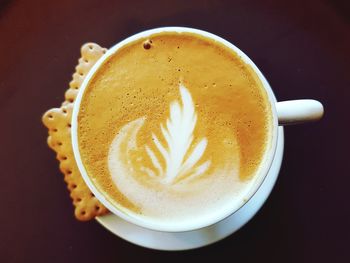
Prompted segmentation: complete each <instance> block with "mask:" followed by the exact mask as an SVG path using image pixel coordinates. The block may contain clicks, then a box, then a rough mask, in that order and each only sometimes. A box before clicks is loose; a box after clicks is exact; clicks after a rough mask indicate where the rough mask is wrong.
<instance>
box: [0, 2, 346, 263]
mask: <svg viewBox="0 0 350 263" xmlns="http://www.w3.org/2000/svg"><path fill="white" fill-rule="evenodd" d="M346 2H347V1H307V0H304V1H300V2H299V1H258V0H256V1H243V0H242V1H209V0H208V1H188V0H187V1H173V2H172V3H171V2H166V1H155V0H153V1H139V2H133V1H101V0H95V1H87V0H84V1H83V0H82V1H64V0H60V1H57V2H54V1H1V2H0V120H1V124H0V163H1V167H0V169H1V173H0V174H1V177H0V181H1V183H0V197H1V202H2V212H1V216H0V258H1V259H0V261H1V262H31V261H32V262H111V260H113V262H122V261H126V260H128V261H127V262H130V261H131V262H133V261H136V260H141V261H142V262H160V261H162V262H166V261H168V260H170V261H174V260H175V261H178V262H183V261H184V260H186V259H189V260H200V259H209V260H220V259H222V260H224V259H226V260H228V259H230V260H231V261H233V260H235V262H245V261H248V262H249V261H250V262H253V261H254V262H256V261H258V260H259V261H261V260H262V262H350V256H349V253H350V252H349V250H350V247H349V246H350V204H349V203H350V202H349V201H350V198H349V189H350V173H349V162H350V158H349V157H350V154H349V150H350V141H349V136H350V129H349V123H350V117H349V114H350V111H349V106H348V103H349V98H350V77H349V76H350V66H349V63H350V50H349V49H350V30H349V29H350V25H349V24H350V9H349V5H348V4H347V3H346ZM171 25H179V26H189V27H195V28H199V29H204V30H207V31H210V32H212V33H215V34H217V35H219V36H222V37H224V38H226V39H227V40H229V41H231V42H232V43H234V44H236V45H237V46H238V47H240V48H241V49H242V50H243V51H244V52H246V53H247V54H248V55H249V56H250V57H251V58H252V59H253V61H255V62H256V64H257V65H258V67H260V69H261V70H262V71H263V73H264V74H265V76H266V77H267V79H268V80H269V82H270V84H271V86H272V88H273V89H274V91H275V93H276V96H277V98H278V99H279V100H286V99H297V98H315V99H318V100H320V101H322V102H323V103H324V106H325V116H324V118H323V120H322V121H320V122H318V123H312V124H305V125H300V126H290V127H287V128H286V129H285V137H286V142H285V156H284V162H283V165H282V169H281V172H280V176H279V179H278V181H277V184H276V186H275V188H274V190H273V192H272V194H271V196H270V197H269V199H268V200H267V202H266V204H265V205H264V206H263V208H262V209H261V210H260V211H259V213H258V214H257V215H256V216H255V217H254V218H253V220H251V221H250V222H249V223H248V224H247V225H246V226H245V227H244V228H242V229H241V230H239V231H238V232H237V233H235V234H234V235H232V236H230V237H228V238H226V239H225V240H223V241H221V242H218V243H216V244H214V245H211V246H208V247H205V248H201V249H197V250H193V251H187V252H175V253H169V252H160V251H153V250H149V249H145V248H141V247H137V246H135V245H132V244H130V243H128V242H126V241H124V240H122V239H120V238H118V237H116V236H114V235H113V234H111V233H109V232H108V231H106V230H105V229H104V228H103V227H102V226H100V225H99V224H98V223H96V222H95V221H92V222H88V223H81V222H78V221H76V220H75V219H74V217H73V207H72V205H71V200H70V198H69V196H68V192H67V190H66V185H65V183H64V182H63V177H62V175H61V173H60V172H59V170H58V163H57V161H56V159H55V154H54V152H53V151H52V150H50V149H49V148H48V147H47V145H46V136H47V130H46V128H45V127H44V126H43V125H42V123H41V115H42V114H43V113H44V112H45V111H46V110H47V109H49V108H50V107H53V106H59V105H60V103H61V101H62V99H63V93H64V91H65V90H66V88H67V87H68V82H69V81H70V79H71V74H72V72H73V70H74V66H75V65H76V63H77V58H78V56H79V49H80V46H81V44H83V43H85V42H87V41H94V42H96V43H99V44H100V45H102V46H105V47H110V46H112V45H113V44H114V43H116V42H118V41H120V40H122V39H123V38H125V37H127V36H129V35H131V34H133V33H136V32H139V31H141V30H144V29H149V28H153V27H159V26H171Z"/></svg>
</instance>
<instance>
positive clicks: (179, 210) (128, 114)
mask: <svg viewBox="0 0 350 263" xmlns="http://www.w3.org/2000/svg"><path fill="white" fill-rule="evenodd" d="M271 123H272V121H271V109H270V107H269V103H268V99H267V95H266V92H265V90H264V89H263V87H262V84H261V83H260V81H259V79H258V77H257V76H256V74H255V73H254V71H253V70H252V69H251V68H250V66H249V65H246V64H245V63H244V62H243V61H242V60H241V59H240V57H239V56H238V55H237V54H235V53H234V52H233V51H231V50H229V49H228V48H226V47H225V46H223V45H222V44H220V43H217V42H215V41H213V40H210V39H207V38H204V37H201V36H198V35H195V34H190V33H162V34H155V35H153V36H151V37H149V38H147V39H141V40H138V41H136V42H133V43H130V44H128V45H127V46H124V47H123V48H121V49H119V50H118V51H117V52H116V53H115V54H113V55H112V56H111V57H109V58H108V59H107V60H106V61H105V62H104V63H103V65H102V66H101V67H100V68H99V69H98V71H97V72H96V73H95V75H94V76H93V77H92V79H91V80H90V82H89V85H88V87H87V88H86V90H85V93H84V96H83V98H82V102H81V108H80V112H79V115H78V142H79V150H80V153H81V158H82V161H83V164H84V166H85V169H86V171H87V173H88V175H89V176H90V178H91V179H92V181H93V183H94V184H95V186H96V187H97V188H98V189H99V191H101V192H102V193H104V194H105V195H106V196H107V198H108V200H110V201H111V202H112V203H113V204H114V205H115V206H117V207H118V208H119V209H121V210H123V211H124V212H126V213H129V214H130V213H131V214H133V213H136V214H138V215H143V216H144V217H147V218H151V219H152V220H155V221H156V220H160V221H162V220H164V219H165V220H171V221H178V220H182V221H186V220H191V218H193V217H201V216H208V215H210V214H211V211H213V210H214V209H215V211H217V210H220V209H225V208H226V207H228V206H232V203H234V202H241V201H242V199H243V198H244V197H245V194H246V193H247V191H248V190H249V187H250V186H251V184H252V182H253V179H254V175H255V173H256V171H257V170H258V168H259V166H260V164H261V161H262V159H263V158H264V155H265V153H266V149H267V145H268V144H269V142H270V141H271V138H270V137H271V129H272V124H271Z"/></svg>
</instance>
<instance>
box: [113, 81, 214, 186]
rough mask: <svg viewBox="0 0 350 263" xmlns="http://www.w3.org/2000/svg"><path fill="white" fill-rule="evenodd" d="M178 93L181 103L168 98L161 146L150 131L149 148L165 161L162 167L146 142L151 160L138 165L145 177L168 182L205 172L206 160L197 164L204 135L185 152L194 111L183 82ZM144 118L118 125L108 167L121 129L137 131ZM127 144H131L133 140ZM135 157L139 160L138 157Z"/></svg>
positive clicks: (189, 140) (191, 140) (203, 149)
mask: <svg viewBox="0 0 350 263" xmlns="http://www.w3.org/2000/svg"><path fill="white" fill-rule="evenodd" d="M180 93H181V99H182V106H181V105H180V104H179V103H178V102H177V101H174V102H172V103H171V105H170V116H169V118H168V119H167V121H166V126H165V128H164V126H163V125H162V124H161V125H160V128H161V131H162V135H163V136H164V138H165V141H166V144H167V146H164V145H163V144H162V143H161V142H160V141H159V139H158V138H157V136H156V135H155V134H154V133H153V134H152V140H153V143H154V147H153V148H154V149H155V150H157V151H159V153H160V154H161V158H163V161H165V165H164V166H165V167H163V166H162V165H161V161H160V160H158V157H157V156H156V154H155V153H154V150H153V149H151V146H147V145H146V146H145V150H146V152H147V154H148V157H149V158H150V160H151V161H152V166H153V167H147V166H141V168H140V170H141V171H142V172H145V173H146V174H147V175H148V176H149V177H152V178H155V179H157V180H159V181H160V182H161V183H163V184H172V183H175V182H180V181H183V180H185V179H186V180H191V179H193V178H196V177H198V176H200V175H202V174H203V173H205V171H207V170H208V168H209V166H210V161H206V162H204V163H202V164H200V165H197V163H198V161H199V160H200V158H201V157H202V155H203V153H204V151H205V149H206V147H207V143H208V142H207V139H206V138H203V139H201V140H200V142H199V143H197V145H196V146H195V147H194V148H193V150H192V151H191V153H190V154H189V155H188V156H187V153H188V152H189V150H190V146H191V145H192V143H193V139H194V138H193V131H194V129H195V127H196V122H197V115H196V113H195V108H194V105H193V101H192V97H191V94H190V92H189V91H188V90H187V89H186V88H185V87H184V86H180ZM145 119H146V118H140V119H138V120H136V121H134V122H132V123H130V124H127V125H125V126H124V127H123V128H122V131H123V132H122V133H121V134H118V135H117V136H116V138H115V139H114V141H113V143H112V145H111V148H110V153H109V156H108V159H109V164H110V167H111V166H112V165H111V164H112V163H114V162H113V161H111V159H113V153H117V152H118V151H117V150H116V149H115V148H118V147H120V145H121V144H122V142H121V139H122V137H124V138H126V136H125V134H124V133H125V132H131V133H132V134H135V135H137V131H138V129H140V128H141V127H140V125H142V124H143V122H144V120H145ZM130 127H133V128H134V129H131V128H130ZM135 129H136V130H135ZM133 137H135V136H133ZM131 145H135V142H133V143H132V144H131ZM129 150H130V149H127V151H129ZM114 157H116V156H114ZM138 160H140V161H142V158H139V159H138ZM112 177H113V174H112Z"/></svg>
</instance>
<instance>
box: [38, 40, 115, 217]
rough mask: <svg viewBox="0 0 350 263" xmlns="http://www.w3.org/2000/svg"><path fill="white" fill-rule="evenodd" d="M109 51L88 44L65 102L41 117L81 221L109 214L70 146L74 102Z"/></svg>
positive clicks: (83, 51) (83, 48)
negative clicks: (83, 83) (91, 70)
mask: <svg viewBox="0 0 350 263" xmlns="http://www.w3.org/2000/svg"><path fill="white" fill-rule="evenodd" d="M106 51H107V49H105V48H102V47H100V46H99V45H97V44H94V43H87V44H85V45H83V46H82V47H81V58H79V63H78V65H77V66H76V68H75V73H74V74H73V80H72V81H71V82H70V83H69V89H68V90H67V91H66V92H65V101H64V102H63V103H62V105H61V107H60V108H52V109H49V110H48V111H47V112H45V113H44V115H43V116H42V122H43V123H44V125H45V126H46V127H47V128H48V131H49V135H48V138H47V144H48V145H49V147H50V148H51V149H53V150H54V151H55V152H56V153H57V155H56V157H57V159H58V160H59V162H60V164H59V168H60V170H61V172H62V173H63V174H64V180H65V182H66V183H67V187H68V190H69V191H70V197H71V198H72V200H73V205H74V207H75V210H74V215H75V217H76V218H77V219H78V220H80V221H88V220H91V219H93V218H95V217H96V216H100V215H104V214H107V213H108V212H109V211H108V210H107V208H106V207H104V206H103V205H102V204H101V203H100V202H99V201H98V200H97V198H96V197H95V196H94V195H93V194H92V192H91V191H90V189H89V188H88V187H87V185H86V184H85V182H84V180H83V178H82V176H81V174H80V172H79V169H78V167H77V164H76V162H75V159H74V154H73V148H72V144H71V118H72V110H73V105H74V100H75V98H76V96H77V93H78V90H79V88H80V86H81V84H82V82H83V80H84V78H85V76H86V75H87V73H88V72H89V70H90V69H91V68H92V66H93V65H94V64H95V63H96V62H97V60H98V59H99V58H100V57H101V56H102V55H103V54H104V53H106Z"/></svg>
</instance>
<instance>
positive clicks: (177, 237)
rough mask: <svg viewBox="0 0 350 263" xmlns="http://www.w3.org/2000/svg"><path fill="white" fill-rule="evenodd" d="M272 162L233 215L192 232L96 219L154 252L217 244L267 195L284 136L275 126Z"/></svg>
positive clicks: (113, 218) (115, 218) (112, 218)
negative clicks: (249, 196) (258, 185)
mask: <svg viewBox="0 0 350 263" xmlns="http://www.w3.org/2000/svg"><path fill="white" fill-rule="evenodd" d="M278 132H279V133H278V142H277V150H276V155H275V159H274V160H273V163H272V166H271V168H270V171H269V173H268V175H267V176H266V178H265V180H264V182H263V184H262V185H261V187H260V188H259V190H258V191H257V192H256V193H255V195H254V196H253V197H252V198H251V199H250V200H249V201H248V202H247V203H246V204H245V205H244V206H243V207H242V208H240V209H239V210H238V211H237V212H235V213H234V214H232V215H231V216H229V217H228V218H226V219H224V220H222V221H221V222H218V223H216V224H214V225H212V226H209V227H206V228H202V229H199V230H195V231H189V232H180V233H168V232H159V231H153V230H149V229H146V228H143V227H139V226H136V225H134V224H131V223H128V222H126V221H124V220H123V219H121V218H120V217H118V216H116V215H113V214H109V215H106V216H101V217H97V218H96V220H97V221H98V222H99V223H100V224H101V225H103V226H104V227H105V228H107V229H108V230H109V231H111V232H112V233H114V234H115V235H117V236H119V237H121V238H123V239H125V240H127V241H129V242H131V243H133V244H136V245H139V246H142V247H146V248H152V249H158V250H187V249H193V248H199V247H203V246H206V245H209V244H212V243H214V242H217V241H219V240H221V239H223V238H225V237H227V236H229V235H231V234H233V233H234V232H236V231H237V230H238V229H240V228H241V227H242V226H244V225H245V224H246V223H247V222H248V221H249V220H250V219H251V218H252V217H253V216H254V215H255V214H256V213H257V212H258V211H259V209H260V208H261V207H262V205H263V204H264V202H265V201H266V199H267V197H268V196H269V195H270V193H271V190H272V188H273V186H274V185H275V182H276V180H277V177H278V173H279V170H280V167H281V163H282V157H283V147H284V133H283V127H279V131H278Z"/></svg>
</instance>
